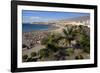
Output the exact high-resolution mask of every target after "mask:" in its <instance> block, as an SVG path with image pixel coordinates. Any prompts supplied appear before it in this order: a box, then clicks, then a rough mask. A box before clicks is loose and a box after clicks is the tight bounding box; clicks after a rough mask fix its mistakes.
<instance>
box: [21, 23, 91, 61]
mask: <svg viewBox="0 0 100 73" xmlns="http://www.w3.org/2000/svg"><path fill="white" fill-rule="evenodd" d="M86 29H87V30H89V28H88V27H86V26H82V25H80V26H74V25H70V26H69V25H67V26H65V28H64V29H63V34H62V35H61V34H59V33H52V34H49V36H48V37H45V38H43V40H42V41H41V45H45V48H43V49H41V50H39V51H38V53H36V52H32V53H31V57H30V58H28V56H27V55H25V56H23V60H26V59H27V62H31V61H38V60H39V61H45V60H66V59H67V58H66V57H67V56H69V58H70V57H72V56H73V57H74V59H84V58H85V57H84V56H83V55H84V54H77V53H75V50H77V49H80V50H82V52H85V53H88V54H89V53H90V35H89V34H87V32H86ZM73 42H74V43H73ZM23 46H24V45H23ZM24 47H25V46H24ZM75 55H76V56H75ZM35 56H37V58H34V57H35Z"/></svg>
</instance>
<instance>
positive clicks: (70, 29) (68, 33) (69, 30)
mask: <svg viewBox="0 0 100 73" xmlns="http://www.w3.org/2000/svg"><path fill="white" fill-rule="evenodd" d="M75 29H76V26H67V27H66V29H63V33H64V35H65V38H66V41H67V42H68V46H69V47H71V41H72V40H74V37H75Z"/></svg>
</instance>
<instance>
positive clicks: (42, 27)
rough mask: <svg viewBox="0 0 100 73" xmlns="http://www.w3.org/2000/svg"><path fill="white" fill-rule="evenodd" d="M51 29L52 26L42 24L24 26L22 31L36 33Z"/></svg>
mask: <svg viewBox="0 0 100 73" xmlns="http://www.w3.org/2000/svg"><path fill="white" fill-rule="evenodd" d="M49 28H50V25H42V24H28V23H27V24H26V23H25V24H23V25H22V30H23V32H30V31H34V30H35V31H36V30H48V29H49Z"/></svg>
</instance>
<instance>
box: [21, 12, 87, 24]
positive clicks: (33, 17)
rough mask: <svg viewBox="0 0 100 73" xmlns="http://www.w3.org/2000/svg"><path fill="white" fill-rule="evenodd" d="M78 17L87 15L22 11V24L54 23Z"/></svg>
mask: <svg viewBox="0 0 100 73" xmlns="http://www.w3.org/2000/svg"><path fill="white" fill-rule="evenodd" d="M78 16H89V13H75V12H50V11H34V10H23V11H22V21H23V23H30V22H43V21H55V20H61V19H68V18H74V17H78Z"/></svg>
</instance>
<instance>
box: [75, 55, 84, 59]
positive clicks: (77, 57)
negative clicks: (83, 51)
mask: <svg viewBox="0 0 100 73" xmlns="http://www.w3.org/2000/svg"><path fill="white" fill-rule="evenodd" d="M75 59H84V57H83V56H82V55H77V56H76V57H75Z"/></svg>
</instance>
